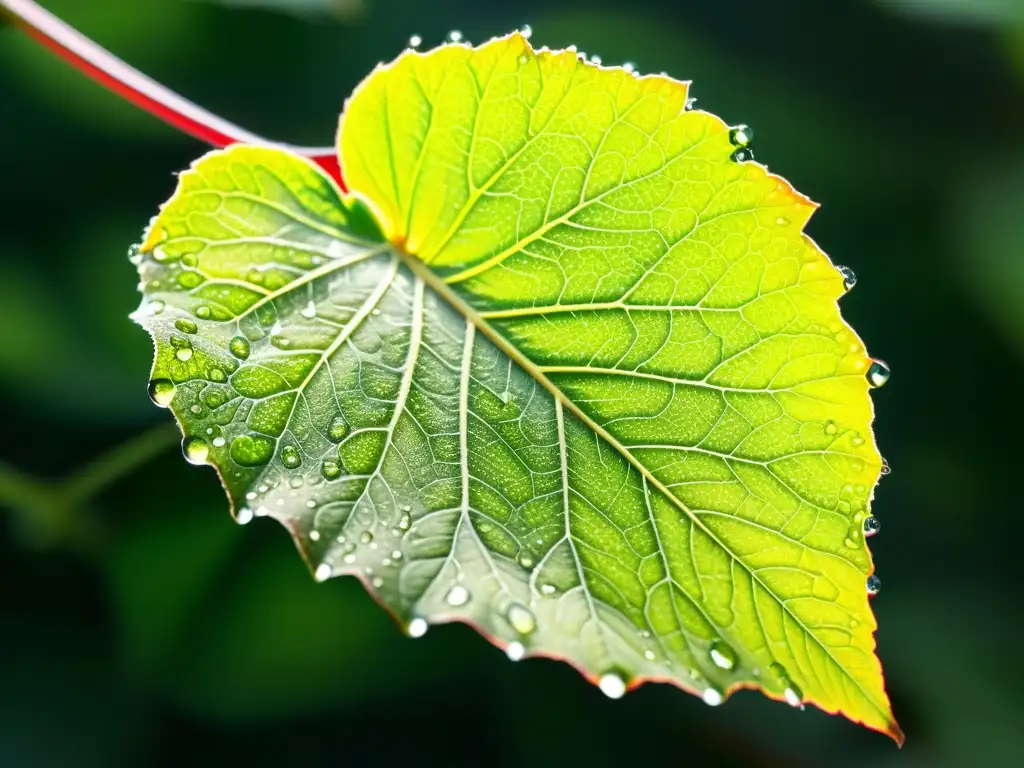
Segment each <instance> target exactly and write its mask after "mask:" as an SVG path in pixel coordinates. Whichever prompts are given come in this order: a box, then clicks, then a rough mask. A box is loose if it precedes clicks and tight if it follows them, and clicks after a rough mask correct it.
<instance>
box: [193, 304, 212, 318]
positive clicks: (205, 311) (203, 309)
mask: <svg viewBox="0 0 1024 768" xmlns="http://www.w3.org/2000/svg"><path fill="white" fill-rule="evenodd" d="M210 314H211V311H210V308H209V307H208V306H206V305H205V304H203V305H202V306H199V307H196V317H198V318H199V319H200V320H206V319H207V318H208V317H209V316H210Z"/></svg>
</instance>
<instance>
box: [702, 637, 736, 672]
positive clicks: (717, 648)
mask: <svg viewBox="0 0 1024 768" xmlns="http://www.w3.org/2000/svg"><path fill="white" fill-rule="evenodd" d="M708 656H710V657H711V661H712V662H713V663H714V665H715V666H716V667H718V668H719V669H725V670H730V669H733V668H734V667H735V666H736V651H734V650H733V649H732V646H730V645H729V644H728V643H726V642H725V641H723V640H715V641H714V642H712V643H711V645H710V647H709V648H708Z"/></svg>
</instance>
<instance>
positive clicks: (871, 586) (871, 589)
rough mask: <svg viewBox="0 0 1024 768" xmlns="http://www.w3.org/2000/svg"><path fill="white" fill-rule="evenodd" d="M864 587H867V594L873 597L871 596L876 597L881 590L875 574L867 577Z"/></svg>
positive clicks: (879, 580) (880, 581) (879, 581)
mask: <svg viewBox="0 0 1024 768" xmlns="http://www.w3.org/2000/svg"><path fill="white" fill-rule="evenodd" d="M866 586H867V590H868V594H869V595H871V596H872V597H873V596H875V595H877V594H878V593H879V592H880V591H881V589H882V580H881V579H880V578H878V576H876V575H875V574H871V575H870V576H868V580H867V583H866Z"/></svg>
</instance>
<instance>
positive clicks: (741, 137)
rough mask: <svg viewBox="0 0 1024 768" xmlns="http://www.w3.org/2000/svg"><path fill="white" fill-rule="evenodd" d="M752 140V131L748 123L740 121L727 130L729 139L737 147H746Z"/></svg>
mask: <svg viewBox="0 0 1024 768" xmlns="http://www.w3.org/2000/svg"><path fill="white" fill-rule="evenodd" d="M753 140H754V132H753V131H752V130H750V126H749V125H743V124H742V123H741V124H739V125H737V126H736V127H735V128H733V129H732V130H731V131H729V141H731V142H732V143H733V144H734V145H735V146H737V147H747V146H749V145H750V142H752V141H753Z"/></svg>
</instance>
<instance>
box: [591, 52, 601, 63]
mask: <svg viewBox="0 0 1024 768" xmlns="http://www.w3.org/2000/svg"><path fill="white" fill-rule="evenodd" d="M590 61H591V63H593V64H597V65H598V66H600V65H601V57H600V56H598V55H597V54H596V53H595V54H594V55H593V56H591V57H590Z"/></svg>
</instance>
